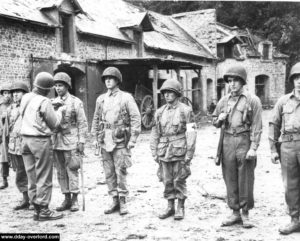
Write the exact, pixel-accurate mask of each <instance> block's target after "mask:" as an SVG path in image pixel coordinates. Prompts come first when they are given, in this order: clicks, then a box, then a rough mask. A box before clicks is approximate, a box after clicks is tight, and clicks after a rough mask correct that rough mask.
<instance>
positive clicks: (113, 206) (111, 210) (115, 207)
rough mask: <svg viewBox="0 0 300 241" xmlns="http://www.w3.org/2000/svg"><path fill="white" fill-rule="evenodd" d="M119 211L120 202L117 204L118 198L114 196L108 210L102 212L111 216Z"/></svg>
mask: <svg viewBox="0 0 300 241" xmlns="http://www.w3.org/2000/svg"><path fill="white" fill-rule="evenodd" d="M119 209H120V202H119V197H118V196H115V197H113V201H112V203H111V205H110V207H109V208H108V209H106V210H105V211H104V213H105V214H111V213H114V212H116V211H118V210H119Z"/></svg>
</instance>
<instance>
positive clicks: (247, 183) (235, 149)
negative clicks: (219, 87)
mask: <svg viewBox="0 0 300 241" xmlns="http://www.w3.org/2000/svg"><path fill="white" fill-rule="evenodd" d="M224 80H225V81H226V82H227V83H228V84H229V87H230V90H231V92H230V94H228V95H225V96H224V97H223V98H222V99H221V100H220V101H219V103H218V104H217V107H216V109H215V111H214V113H213V117H214V120H213V124H214V125H215V126H216V127H217V128H219V127H222V128H224V139H223V140H220V141H221V142H222V145H223V148H222V157H223V158H222V161H221V163H222V172H223V178H224V181H225V184H226V189H227V203H228V206H229V208H230V209H232V211H233V213H232V215H231V216H229V217H228V218H227V219H226V220H224V221H223V222H222V226H230V225H233V224H235V223H240V222H242V223H243V227H244V228H252V227H253V226H254V225H253V223H252V222H251V221H250V219H249V210H250V209H252V208H253V207H254V198H253V186H254V169H255V167H256V161H257V160H256V158H257V155H256V150H257V148H258V146H259V142H260V136H261V132H262V116H261V114H262V106H261V102H260V100H259V98H258V97H257V96H256V95H253V94H250V93H249V92H247V91H246V90H245V89H244V85H245V84H246V83H247V82H246V81H247V73H246V70H245V69H244V67H242V66H239V65H237V66H232V67H230V68H229V69H228V70H227V72H226V74H225V75H224ZM240 209H242V216H241V214H240Z"/></svg>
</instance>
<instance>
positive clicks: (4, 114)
mask: <svg viewBox="0 0 300 241" xmlns="http://www.w3.org/2000/svg"><path fill="white" fill-rule="evenodd" d="M10 89H11V85H5V86H3V87H2V88H1V90H0V94H1V95H2V99H1V102H0V118H1V121H0V134H1V136H0V154H1V158H0V175H1V179H2V180H1V181H2V184H1V185H0V189H5V188H7V187H8V181H7V177H8V176H9V154H8V139H9V130H8V109H9V107H10V105H11V93H10Z"/></svg>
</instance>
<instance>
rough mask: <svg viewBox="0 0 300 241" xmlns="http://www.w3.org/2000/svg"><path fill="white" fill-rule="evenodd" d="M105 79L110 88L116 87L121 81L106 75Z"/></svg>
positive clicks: (107, 86)
mask: <svg viewBox="0 0 300 241" xmlns="http://www.w3.org/2000/svg"><path fill="white" fill-rule="evenodd" d="M104 81H105V85H106V88H107V89H109V90H111V89H114V88H115V87H116V86H117V85H118V83H119V81H118V80H117V79H116V78H115V77H112V76H106V77H105V78H104Z"/></svg>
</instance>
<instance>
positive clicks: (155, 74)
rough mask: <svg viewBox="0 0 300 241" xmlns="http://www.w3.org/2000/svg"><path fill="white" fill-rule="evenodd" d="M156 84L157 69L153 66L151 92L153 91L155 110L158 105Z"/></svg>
mask: <svg viewBox="0 0 300 241" xmlns="http://www.w3.org/2000/svg"><path fill="white" fill-rule="evenodd" d="M157 83H158V68H157V65H153V82H152V90H153V102H154V108H155V110H157V105H158V99H157Z"/></svg>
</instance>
